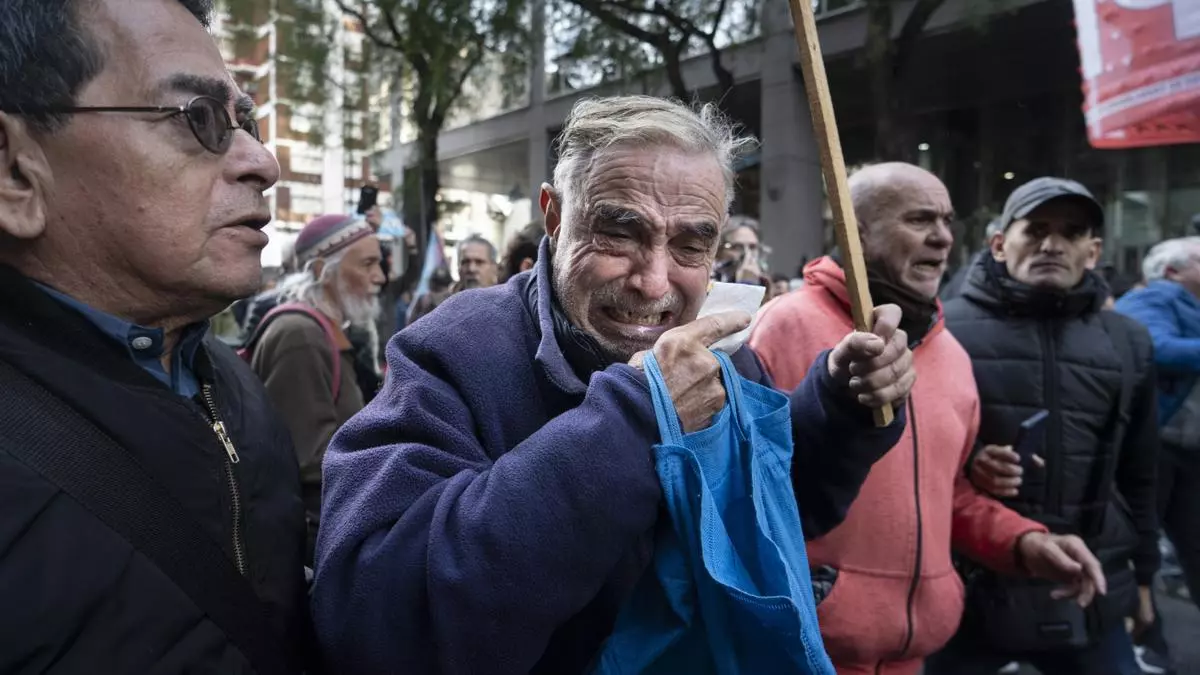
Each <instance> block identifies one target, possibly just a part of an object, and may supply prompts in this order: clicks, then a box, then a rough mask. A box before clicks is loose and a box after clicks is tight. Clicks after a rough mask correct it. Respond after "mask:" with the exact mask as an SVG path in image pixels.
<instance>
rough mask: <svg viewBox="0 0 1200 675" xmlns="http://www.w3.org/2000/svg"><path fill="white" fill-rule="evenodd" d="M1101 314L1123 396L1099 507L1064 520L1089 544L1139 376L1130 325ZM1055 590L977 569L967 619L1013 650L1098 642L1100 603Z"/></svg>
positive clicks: (1100, 474) (1092, 491)
mask: <svg viewBox="0 0 1200 675" xmlns="http://www.w3.org/2000/svg"><path fill="white" fill-rule="evenodd" d="M1099 316H1100V321H1101V323H1102V324H1103V325H1104V330H1105V332H1106V333H1107V334H1108V336H1109V339H1110V340H1112V343H1113V346H1114V347H1115V348H1116V350H1117V354H1118V355H1119V356H1120V358H1121V392H1120V398H1119V399H1118V403H1117V411H1116V417H1115V418H1114V419H1113V421H1112V424H1113V430H1112V435H1111V438H1112V444H1111V446H1110V447H1109V448H1108V449H1107V450H1108V451H1107V452H1105V453H1104V455H1103V457H1102V459H1101V461H1100V462H1099V463H1098V468H1097V470H1096V471H1095V472H1094V473H1093V474H1092V476H1091V479H1090V481H1089V483H1090V484H1089V486H1088V490H1087V494H1088V495H1089V497H1088V503H1090V504H1098V505H1099V507H1098V508H1095V509H1090V510H1087V511H1085V512H1084V513H1083V514H1082V515H1081V516H1080V519H1079V521H1078V522H1077V523H1069V524H1068V523H1064V527H1063V530H1066V531H1071V530H1074V531H1075V533H1076V534H1078V535H1079V536H1081V537H1082V538H1083V539H1084V540H1085V541H1087V542H1089V546H1090V545H1091V543H1092V542H1093V541H1094V540H1095V537H1096V536H1097V535H1099V534H1100V532H1102V531H1103V529H1104V517H1105V514H1106V512H1107V508H1106V505H1107V503H1108V501H1109V499H1108V496H1109V495H1110V494H1111V491H1112V485H1113V481H1114V480H1115V477H1116V468H1117V460H1118V458H1119V456H1120V453H1121V446H1122V445H1123V442H1124V437H1125V430H1126V429H1127V428H1128V426H1129V419H1130V404H1131V403H1132V400H1133V388H1134V378H1135V377H1136V375H1137V368H1136V366H1135V364H1134V355H1133V347H1132V345H1131V343H1130V339H1129V333H1128V331H1127V330H1126V327H1125V325H1124V324H1123V323H1122V322H1121V319H1120V318H1119V317H1117V316H1112V315H1110V313H1109V312H1107V311H1101V312H1100V315H1099ZM1059 515H1060V516H1061V514H1059ZM1056 525H1057V524H1056ZM1051 529H1054V530H1057V529H1059V528H1058V527H1052V528H1051ZM1054 588H1055V584H1054V583H1052V582H1049V581H1043V580H1038V579H1030V578H1015V577H1001V576H1000V575H998V574H996V573H994V572H991V571H988V570H982V569H976V570H974V572H973V574H972V575H971V576H970V578H969V579H968V583H967V612H968V614H969V617H968V618H969V620H970V621H971V622H973V623H974V624H975V625H976V626H978V628H979V629H980V630H981V631H982V633H983V636H984V638H985V639H986V640H987V642H988V643H989V644H990V645H991V646H992V647H993V648H995V649H997V650H999V651H1002V652H1006V653H1010V654H1030V653H1038V652H1047V651H1057V650H1063V649H1066V650H1072V649H1082V648H1085V647H1087V646H1089V645H1090V644H1093V642H1094V640H1095V639H1096V638H1097V637H1098V636H1097V633H1098V632H1099V630H1098V629H1099V628H1100V626H1101V625H1102V623H1103V618H1102V616H1101V614H1100V610H1099V608H1098V607H1097V605H1096V604H1095V603H1093V604H1092V605H1091V606H1090V607H1087V608H1083V607H1080V606H1079V605H1078V604H1076V603H1075V601H1074V600H1071V599H1064V600H1055V599H1053V598H1051V597H1050V592H1051V591H1052V590H1053V589H1054ZM1099 600H1100V598H1097V601H1099Z"/></svg>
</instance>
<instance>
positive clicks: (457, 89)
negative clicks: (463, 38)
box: [433, 45, 484, 126]
mask: <svg viewBox="0 0 1200 675" xmlns="http://www.w3.org/2000/svg"><path fill="white" fill-rule="evenodd" d="M483 55H484V49H483V46H482V45H476V49H475V54H473V55H472V56H471V58H470V59H468V60H467V62H466V64H465V65H464V66H463V70H462V72H461V73H459V75H458V78H457V81H456V82H455V83H454V88H453V89H449V90H447V92H448V93H447V95H446V97H445V98H444V99H439V100H438V101H437V103H436V104H435V105H434V108H433V115H434V119H435V120H437V121H438V123H439V126H441V122H443V121H445V119H446V115H447V114H449V112H450V107H451V106H453V105H454V102H455V101H457V100H458V97H459V96H461V95H462V90H463V86H464V85H466V83H467V78H468V77H470V76H471V73H472V72H473V71H474V70H475V69H476V68H477V67H478V66H479V64H480V63H482V62H483Z"/></svg>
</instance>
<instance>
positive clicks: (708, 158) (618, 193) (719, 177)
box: [578, 145, 728, 232]
mask: <svg viewBox="0 0 1200 675" xmlns="http://www.w3.org/2000/svg"><path fill="white" fill-rule="evenodd" d="M581 187H582V192H583V194H582V195H580V196H581V197H582V199H580V200H579V201H578V204H579V206H581V207H582V208H583V209H584V212H585V213H584V215H585V217H587V218H591V219H593V220H596V219H602V220H614V221H621V222H624V223H627V224H636V223H639V222H640V223H641V224H643V225H646V226H651V227H654V228H655V229H659V228H662V227H664V226H666V227H668V228H669V227H670V225H671V223H673V222H676V221H687V222H694V221H700V220H702V221H704V222H705V223H707V224H708V225H709V226H710V227H711V228H712V229H713V231H714V232H719V231H720V228H721V226H723V225H724V224H725V221H726V220H727V217H728V214H727V212H726V201H725V197H726V188H727V185H726V179H725V174H724V172H723V171H722V168H721V165H720V162H718V161H717V158H716V157H715V156H714V155H712V154H711V153H704V152H693V151H689V150H685V149H681V148H677V147H672V146H653V145H651V146H640V147H639V146H615V147H612V148H608V149H605V150H602V151H599V152H597V153H596V155H595V156H594V157H593V158H592V160H591V162H590V163H589V165H588V167H587V171H586V173H585V174H584V179H583V181H582V185H581Z"/></svg>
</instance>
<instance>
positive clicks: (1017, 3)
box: [374, 0, 1200, 272]
mask: <svg viewBox="0 0 1200 675" xmlns="http://www.w3.org/2000/svg"><path fill="white" fill-rule="evenodd" d="M814 4H815V6H817V8H818V17H817V18H818V24H817V25H818V29H819V31H820V39H821V45H822V49H823V51H824V54H825V58H826V68H827V71H828V75H829V79H830V86H831V90H832V93H833V97H834V105H835V108H836V114H837V119H838V127H839V131H840V134H841V138H842V143H843V150H844V154H845V157H846V161H847V163H848V164H850V165H851V166H853V165H857V164H861V163H865V162H869V161H876V160H877V159H879V158H877V157H875V154H874V153H875V151H874V136H875V131H874V127H875V118H874V114H873V111H872V102H871V96H870V88H869V85H868V80H867V77H866V73H865V71H864V69H863V65H862V60H861V53H862V47H863V45H864V44H865V40H866V33H867V15H866V11H865V8H864V7H863V6H862V3H860V2H854V1H852V0H819V1H818V2H816V3H814ZM913 4H914V1H913V0H897V1H896V2H895V3H894V8H893V11H894V21H893V25H894V30H895V31H897V32H898V31H899V30H900V26H901V25H902V23H903V20H904V18H906V17H907V15H908V13H909V12H910V11H911V8H912V6H913ZM1072 21H1073V12H1072V8H1071V3H1069V2H1065V1H1064V0H997V1H995V2H987V3H983V2H979V1H978V0H946V2H945V3H944V4H943V5H942V6H941V7H940V8H939V10H938V11H937V12H936V13H935V14H934V15H933V17H932V18H931V19H930V21H929V22H928V23H927V24H926V27H925V31H924V33H923V34H922V36H921V38H920V39H919V40H918V41H917V42H916V46H915V48H914V52H913V54H912V58H911V60H910V61H909V64H908V67H907V68H906V70H905V71H904V75H903V77H902V78H901V80H900V82H899V83H898V85H899V87H901V89H902V91H903V94H904V95H905V98H906V100H907V101H908V110H909V112H910V114H911V128H912V129H913V130H914V132H915V133H916V135H917V138H918V141H917V143H919V145H918V148H917V149H915V151H914V156H916V157H917V158H918V161H919V162H920V163H921V164H922V165H924V166H926V167H928V168H930V169H932V170H933V171H935V172H936V173H938V174H939V175H940V176H942V177H943V180H945V182H946V183H947V185H948V187H949V188H950V191H951V196H952V198H953V199H954V202H955V205H956V207H957V208H958V211H959V213H961V214H964V215H969V216H970V217H969V218H967V219H966V222H967V224H968V227H967V228H966V229H964V230H963V231H961V232H960V233H959V235H960V236H959V245H960V248H961V250H960V251H959V252H958V259H959V260H962V259H965V257H966V255H967V253H968V251H969V250H971V249H974V248H976V247H977V246H978V244H979V242H978V241H977V239H978V237H979V233H981V232H982V227H983V224H984V223H986V221H987V219H988V218H989V217H990V216H991V215H993V214H996V213H998V212H999V210H1000V208H1001V206H1002V205H1003V201H1004V199H1005V198H1006V197H1007V194H1008V192H1009V191H1010V190H1011V188H1013V187H1015V186H1016V185H1017V184H1019V183H1020V182H1023V181H1025V180H1028V179H1030V178H1033V177H1035V176H1038V175H1049V174H1054V175H1063V176H1069V177H1072V178H1076V179H1077V180H1080V181H1082V182H1084V183H1085V184H1086V185H1088V186H1089V187H1090V188H1091V189H1093V190H1094V191H1095V192H1096V194H1097V197H1098V198H1099V199H1100V200H1101V201H1102V203H1103V204H1105V206H1106V210H1107V213H1108V223H1107V227H1108V232H1107V234H1108V236H1107V240H1108V243H1107V245H1106V255H1107V257H1108V258H1109V259H1110V260H1111V261H1112V262H1113V263H1114V264H1115V265H1116V266H1117V267H1118V268H1119V269H1126V270H1133V269H1135V268H1136V266H1137V265H1138V264H1140V258H1141V256H1142V254H1143V253H1144V251H1145V250H1146V248H1147V247H1148V246H1149V245H1152V244H1153V243H1154V242H1156V241H1158V240H1160V239H1161V238H1163V237H1168V236H1178V235H1179V234H1181V233H1182V232H1183V231H1184V228H1185V227H1186V223H1187V222H1189V221H1190V219H1191V215H1192V214H1193V213H1198V212H1200V145H1179V146H1167V147H1156V148H1146V149H1138V150H1121V151H1113V150H1108V151H1097V150H1094V149H1092V148H1090V147H1089V146H1088V144H1087V141H1086V135H1085V132H1084V123H1083V115H1082V113H1081V111H1080V105H1081V102H1082V95H1081V93H1080V79H1079V74H1078V68H1079V58H1078V53H1077V49H1076V46H1075V34H1074V29H1073V27H1072ZM761 26H762V31H761V34H760V35H759V36H758V37H756V38H754V39H751V40H748V41H745V42H743V43H741V44H738V45H735V46H732V47H730V48H728V49H727V50H725V52H724V56H723V60H724V63H725V65H726V67H728V68H730V69H731V70H732V72H733V73H734V77H735V81H736V91H737V94H738V95H737V96H736V97H735V98H736V100H737V101H738V108H737V109H734V110H731V114H733V115H734V116H735V117H736V118H738V119H739V120H740V121H741V122H742V123H743V124H744V125H745V127H746V129H747V131H749V132H751V133H753V134H755V135H756V136H757V137H758V138H759V139H760V141H761V149H760V152H759V153H758V154H757V155H756V156H754V157H751V158H749V159H748V161H747V162H746V163H745V166H744V167H743V170H742V171H741V172H740V174H739V183H740V185H739V194H738V200H737V202H736V203H735V205H734V210H735V212H741V213H747V214H750V215H753V216H756V217H758V218H759V219H760V221H761V223H762V226H763V232H764V239H765V240H766V243H767V244H768V245H769V246H770V247H771V248H772V249H773V251H774V252H773V254H772V257H771V260H770V262H771V267H772V268H773V269H774V270H776V271H783V272H793V271H795V270H796V268H797V266H798V264H799V263H800V262H801V261H802V260H804V259H807V258H809V257H812V256H816V255H820V254H822V253H824V252H827V251H828V250H829V248H830V247H831V245H832V241H831V236H830V227H829V224H828V218H827V206H826V202H825V196H824V189H823V183H822V179H821V174H820V162H819V157H818V155H817V151H816V147H815V143H814V141H813V136H812V123H811V118H810V116H809V112H808V106H807V101H806V98H805V95H804V89H803V84H802V80H801V77H800V72H799V61H798V54H797V48H796V44H795V38H794V35H793V30H792V25H791V18H790V14H789V12H788V7H787V3H786V0H764V9H763V15H762V20H761ZM536 28H540V27H539V26H538V25H537V24H535V29H536ZM535 32H537V31H535ZM543 52H544V50H540V49H535V55H539V54H542V53H543ZM547 70H548V68H547V64H546V63H545V59H544V58H537V59H535V63H534V68H533V72H532V75H531V78H530V86H529V95H528V100H527V101H526V105H524V106H521V107H518V108H516V109H511V110H502V111H495V112H494V113H488V112H485V113H484V114H480V113H479V111H478V110H477V111H476V114H474V115H473V116H472V117H471V119H470V120H468V121H465V122H461V123H459V124H456V125H455V124H452V125H448V128H447V129H446V130H445V131H444V132H443V134H442V136H441V138H440V139H439V159H440V164H441V180H442V185H443V187H444V188H445V189H446V190H447V191H449V190H463V191H468V192H473V193H478V194H481V195H489V196H492V197H489V198H494V197H496V196H499V197H501V198H502V199H501V201H503V200H504V199H507V200H508V202H509V203H510V204H511V207H510V209H509V210H510V211H511V212H512V215H510V216H509V218H508V219H507V222H505V224H504V225H503V226H502V227H501V226H499V225H496V224H495V222H493V223H491V224H488V223H486V222H480V221H481V219H479V218H476V219H474V220H472V221H471V223H467V224H465V225H461V226H459V229H462V230H463V231H465V230H467V229H470V228H471V227H476V228H477V229H479V230H482V231H484V232H485V233H486V232H487V231H488V228H490V229H491V231H492V232H493V233H497V230H500V231H499V232H498V234H499V236H500V238H501V239H507V237H508V236H509V235H510V234H511V232H512V230H513V228H515V227H517V226H519V225H521V224H523V222H525V221H526V220H527V218H528V217H531V216H532V215H533V213H532V208H531V207H532V204H535V203H536V201H535V200H536V193H537V190H538V186H539V185H540V184H541V182H543V181H545V180H547V179H548V177H549V176H550V174H551V171H552V169H553V166H554V161H555V159H554V153H553V148H552V139H553V138H554V136H555V134H556V133H557V132H558V130H559V128H560V126H561V124H562V120H563V119H564V117H565V116H566V114H567V112H568V111H569V110H570V108H571V106H572V105H573V104H574V103H575V101H576V100H578V99H579V98H580V97H584V96H593V95H604V94H611V93H651V94H665V93H667V91H668V90H667V88H666V86H665V83H664V82H663V81H662V79H663V78H661V77H660V76H659V77H655V76H651V77H647V78H639V79H638V80H637V81H636V82H634V81H628V82H623V83H615V84H609V85H603V86H598V87H595V88H593V89H588V90H584V91H570V92H562V91H555V90H552V89H548V87H547V83H548V82H549V81H551V80H552V78H551V77H549V73H548V72H547ZM684 76H685V79H686V81H687V82H688V83H689V84H690V85H691V86H692V87H693V88H696V89H700V90H701V91H703V90H705V89H709V88H711V87H713V86H715V84H716V81H715V77H714V75H713V74H712V71H711V66H710V64H709V62H708V60H707V57H704V56H700V57H696V58H693V59H691V60H689V61H687V62H686V63H685V64H684ZM414 153H415V148H414V146H413V144H412V143H405V142H399V143H396V144H395V145H393V147H391V148H390V149H388V150H387V151H385V152H382V153H379V154H377V155H376V156H375V157H374V166H375V169H376V173H379V174H384V173H386V174H390V175H392V176H400V175H402V171H403V168H404V167H406V166H409V165H410V164H411V158H413V157H415V154H414ZM885 159H886V158H885ZM472 223H474V224H472ZM493 236H495V234H493ZM447 238H448V239H452V237H447ZM498 243H499V242H498Z"/></svg>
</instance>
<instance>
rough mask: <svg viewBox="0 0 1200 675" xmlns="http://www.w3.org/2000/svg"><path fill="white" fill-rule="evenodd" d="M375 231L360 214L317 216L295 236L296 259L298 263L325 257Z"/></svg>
mask: <svg viewBox="0 0 1200 675" xmlns="http://www.w3.org/2000/svg"><path fill="white" fill-rule="evenodd" d="M374 233H375V231H374V230H372V229H371V226H370V224H368V223H367V221H366V219H364V218H362V217H361V216H347V215H342V214H338V213H334V214H328V215H324V216H317V217H316V218H313V219H312V220H311V221H309V223H308V225H305V226H304V229H303V230H301V231H300V236H299V237H297V238H296V259H297V260H299V261H300V264H304V263H306V262H308V261H310V260H316V259H317V258H326V257H329V256H331V255H333V254H334V253H337V252H338V251H341V250H342V249H344V248H346V247H347V246H349V245H351V244H353V243H354V242H356V241H358V240H359V239H362V238H364V237H369V236H371V235H372V234H374Z"/></svg>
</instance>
